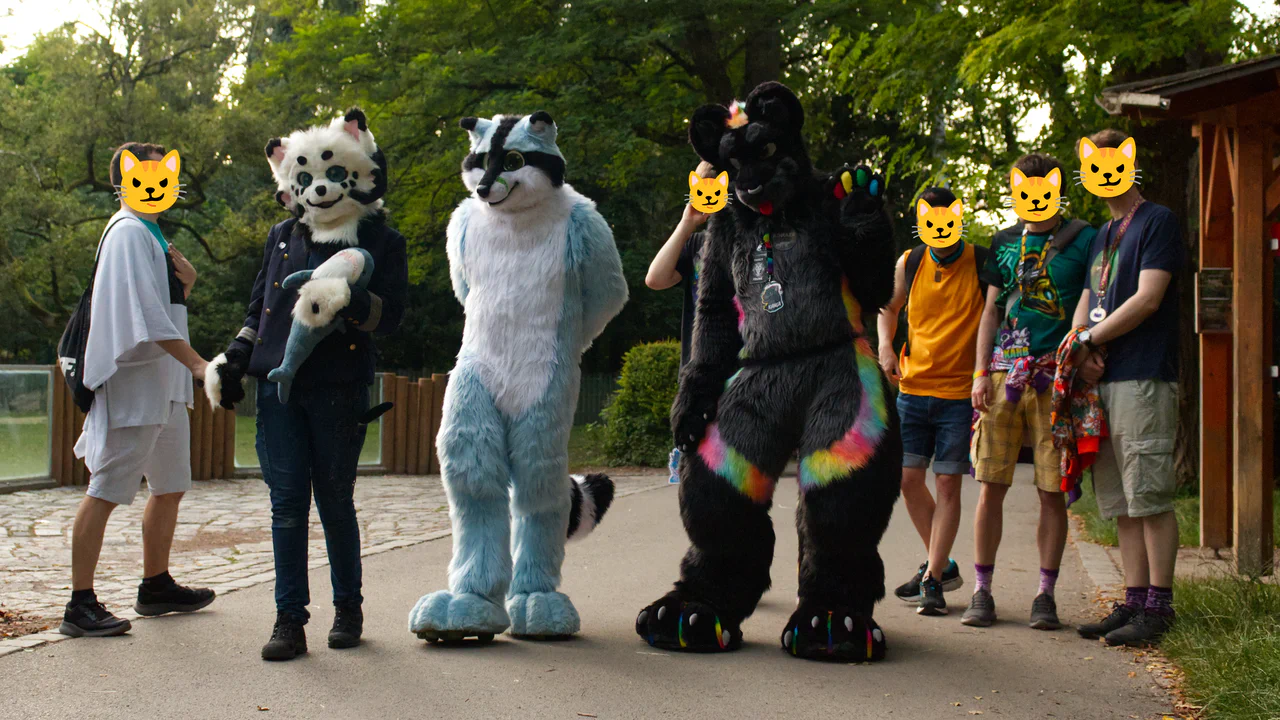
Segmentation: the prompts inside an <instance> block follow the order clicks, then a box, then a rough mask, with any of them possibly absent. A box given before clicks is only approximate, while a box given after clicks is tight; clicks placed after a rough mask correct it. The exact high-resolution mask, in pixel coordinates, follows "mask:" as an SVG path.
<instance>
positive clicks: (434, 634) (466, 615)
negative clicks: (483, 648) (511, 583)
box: [409, 590, 511, 643]
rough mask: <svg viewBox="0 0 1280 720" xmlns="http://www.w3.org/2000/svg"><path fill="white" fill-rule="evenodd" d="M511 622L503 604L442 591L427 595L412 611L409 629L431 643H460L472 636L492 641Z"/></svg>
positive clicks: (466, 594)
mask: <svg viewBox="0 0 1280 720" xmlns="http://www.w3.org/2000/svg"><path fill="white" fill-rule="evenodd" d="M510 625H511V621H510V619H509V618H508V617H507V611H506V610H504V609H503V608H502V606H501V605H498V604H497V603H495V602H491V601H489V600H488V599H486V598H484V597H482V596H480V595H474V594H471V593H460V594H457V595H454V594H453V593H451V592H449V591H447V590H440V591H437V592H433V593H431V594H430V595H423V596H422V598H421V599H420V600H418V604H417V605H414V606H413V610H411V611H410V612H409V632H411V633H414V634H416V635H417V636H418V637H419V638H421V639H423V640H427V641H429V642H446V643H456V642H461V641H462V640H464V639H466V638H471V637H473V638H476V639H477V640H479V641H480V642H489V641H491V640H493V636H494V635H497V634H499V633H502V632H504V631H505V630H506V629H507V627H508V626H510Z"/></svg>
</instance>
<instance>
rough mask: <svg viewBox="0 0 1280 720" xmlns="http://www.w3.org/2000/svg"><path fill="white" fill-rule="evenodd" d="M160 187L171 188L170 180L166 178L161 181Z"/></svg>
mask: <svg viewBox="0 0 1280 720" xmlns="http://www.w3.org/2000/svg"><path fill="white" fill-rule="evenodd" d="M160 187H169V178H164V179H163V180H161V181H160Z"/></svg>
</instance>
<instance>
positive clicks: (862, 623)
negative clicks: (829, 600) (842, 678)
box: [782, 602, 885, 663]
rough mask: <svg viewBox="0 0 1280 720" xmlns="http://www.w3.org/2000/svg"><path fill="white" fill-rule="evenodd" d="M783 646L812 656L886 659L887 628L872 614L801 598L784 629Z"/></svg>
mask: <svg viewBox="0 0 1280 720" xmlns="http://www.w3.org/2000/svg"><path fill="white" fill-rule="evenodd" d="M782 649H783V650H785V651H786V652H787V653H788V654H790V655H794V656H796V657H802V658H807V659H809V660H829V661H832V662H845V663H849V662H874V661H876V660H883V659H884V653H885V642H884V631H882V630H881V629H880V626H879V625H877V624H876V621H875V620H873V619H871V617H870V616H869V615H863V614H860V613H856V612H853V611H851V610H849V609H848V608H843V607H840V606H838V605H837V606H834V607H832V606H826V605H819V604H818V603H809V602H802V603H800V607H798V608H796V611H795V612H794V613H793V614H792V615H791V619H790V620H789V621H787V626H786V627H785V628H783V630H782Z"/></svg>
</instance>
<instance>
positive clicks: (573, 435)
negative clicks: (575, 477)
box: [569, 424, 609, 472]
mask: <svg viewBox="0 0 1280 720" xmlns="http://www.w3.org/2000/svg"><path fill="white" fill-rule="evenodd" d="M604 448H605V445H604V427H603V426H601V425H594V424H593V425H577V426H575V427H574V428H573V430H572V431H571V432H570V433H569V470H570V471H571V472H577V471H578V470H581V469H583V468H599V467H605V466H607V465H608V464H609V459H608V457H606V455H605V450H604Z"/></svg>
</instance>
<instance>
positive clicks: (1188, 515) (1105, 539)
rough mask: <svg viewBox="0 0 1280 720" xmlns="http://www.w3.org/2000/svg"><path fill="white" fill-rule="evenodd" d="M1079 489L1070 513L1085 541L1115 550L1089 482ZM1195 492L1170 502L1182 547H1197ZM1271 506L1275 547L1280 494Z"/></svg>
mask: <svg viewBox="0 0 1280 720" xmlns="http://www.w3.org/2000/svg"><path fill="white" fill-rule="evenodd" d="M1081 487H1082V491H1083V492H1082V493H1081V495H1080V499H1079V500H1077V501H1076V502H1075V503H1073V504H1072V505H1071V512H1073V513H1075V514H1076V515H1078V516H1079V517H1080V519H1081V520H1083V521H1084V535H1085V538H1086V539H1088V540H1090V541H1091V542H1095V543H1098V544H1099V545H1110V546H1111V547H1116V546H1117V545H1118V544H1119V542H1118V540H1117V539H1116V523H1115V521H1114V520H1104V519H1103V518H1102V515H1101V514H1099V512H1098V500H1097V498H1096V496H1094V494H1093V483H1092V482H1091V481H1089V480H1086V481H1085V482H1084V483H1083V485H1082V486H1081ZM1194 493H1195V491H1194V490H1192V491H1189V492H1180V493H1179V494H1178V497H1176V498H1174V500H1173V512H1174V513H1175V514H1176V515H1177V516H1178V544H1179V545H1181V546H1183V547H1198V546H1199V545H1200V496H1199V495H1197V494H1194ZM1272 503H1273V505H1274V507H1275V511H1274V513H1273V516H1272V517H1273V522H1274V523H1275V528H1274V531H1273V535H1274V537H1275V539H1276V547H1280V492H1278V493H1275V495H1274V497H1273V498H1272Z"/></svg>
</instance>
